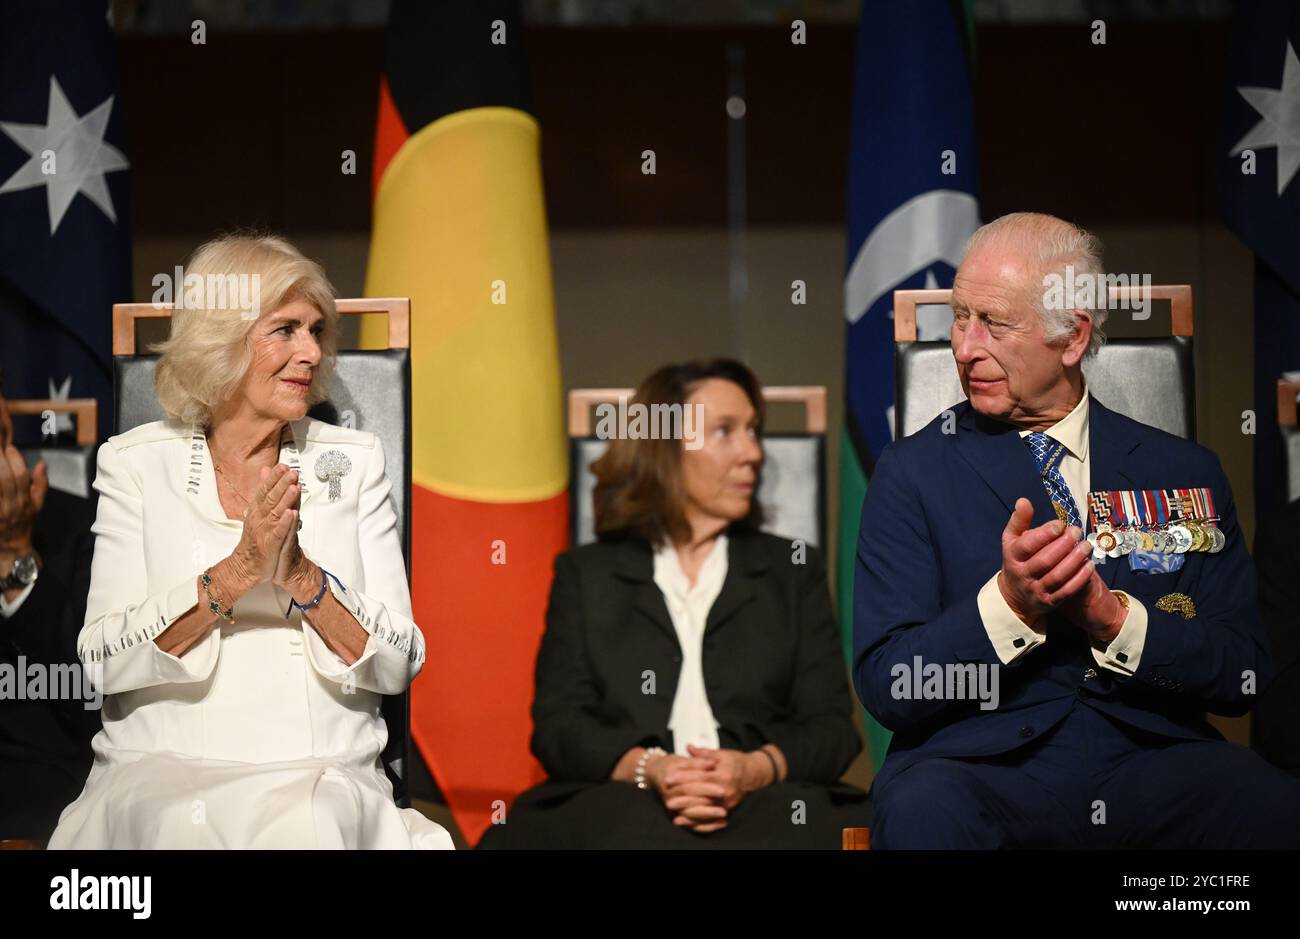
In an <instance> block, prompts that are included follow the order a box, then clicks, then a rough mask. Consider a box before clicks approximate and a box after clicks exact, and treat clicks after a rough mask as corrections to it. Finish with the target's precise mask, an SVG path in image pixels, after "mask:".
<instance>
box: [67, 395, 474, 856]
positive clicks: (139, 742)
mask: <svg viewBox="0 0 1300 939" xmlns="http://www.w3.org/2000/svg"><path fill="white" fill-rule="evenodd" d="M330 451H336V452H338V453H341V454H343V455H344V456H346V457H347V458H348V460H350V461H351V470H350V472H349V473H348V474H347V475H345V476H343V477H342V479H341V480H340V483H341V486H340V493H339V498H338V499H336V500H331V499H330V498H329V495H328V490H327V485H326V483H325V482H323V481H320V480H319V479H318V478H317V476H316V473H315V471H314V467H315V466H316V461H317V459H318V458H319V457H320V456H321V455H322V454H324V453H327V452H330ZM280 461H281V462H283V463H285V464H286V465H288V466H289V467H290V468H291V469H296V470H299V473H300V483H301V485H302V492H301V497H300V503H299V505H300V510H301V517H300V521H301V527H300V530H299V542H300V544H301V546H302V549H303V551H304V553H305V554H306V555H307V557H309V558H310V559H311V560H313V561H315V562H316V563H317V564H319V565H320V566H321V567H322V568H324V569H326V570H328V571H329V572H331V573H332V574H334V575H335V576H336V577H338V579H339V580H340V581H342V586H339V585H338V584H337V583H335V582H334V581H333V580H332V579H331V580H330V583H329V587H330V590H331V591H332V592H333V594H334V596H336V597H337V598H338V599H339V601H340V602H341V603H342V604H343V605H344V606H345V607H347V609H348V610H349V611H350V612H351V614H352V615H353V616H354V617H355V618H356V620H357V622H358V623H359V624H360V625H361V628H362V629H364V630H365V631H366V632H367V633H368V634H369V639H368V640H367V641H366V645H365V649H364V651H363V652H362V655H361V657H360V658H359V659H358V660H357V661H356V662H354V663H353V664H352V665H351V666H349V665H347V664H346V663H345V662H344V661H343V660H342V659H341V658H339V657H338V656H337V655H335V654H334V653H333V652H332V651H330V649H329V647H328V646H326V645H325V642H324V641H323V640H322V639H321V637H320V635H319V634H318V633H317V632H316V630H315V629H314V628H313V627H312V626H311V624H310V617H311V614H310V612H308V613H306V614H304V613H302V612H300V611H299V610H298V609H296V608H295V609H294V610H293V612H292V614H290V615H289V616H288V617H287V618H286V615H285V610H286V608H287V607H288V606H289V599H290V598H289V595H288V594H287V593H286V592H285V591H284V590H282V589H281V588H279V587H277V586H275V585H273V584H270V583H264V584H260V585H259V586H258V587H256V588H254V589H253V590H251V591H249V592H248V593H247V594H245V595H244V596H243V597H241V598H240V599H239V600H238V601H237V602H236V603H235V607H234V620H235V622H234V624H233V625H231V624H228V623H226V622H224V621H221V620H218V622H217V624H216V625H215V626H213V628H212V629H211V630H210V631H209V632H208V634H207V635H206V636H205V637H204V638H203V639H202V640H201V641H199V642H198V643H196V644H195V645H194V646H193V647H191V648H190V649H188V650H187V651H186V652H185V654H184V655H181V656H175V655H171V654H169V653H167V652H164V651H162V649H161V648H159V647H158V645H157V643H156V642H154V639H155V638H156V637H157V636H158V635H159V634H160V633H162V632H163V630H165V629H166V628H167V627H168V626H170V625H171V624H172V623H173V622H174V621H175V620H177V619H178V618H180V617H181V616H183V615H184V614H185V613H186V612H188V611H189V610H190V609H192V608H193V607H194V606H195V604H196V603H199V602H204V598H203V597H202V596H201V591H200V590H199V587H198V584H197V578H198V575H199V573H200V572H201V571H203V570H204V569H205V568H207V567H209V566H211V565H213V564H216V563H217V562H218V561H220V560H221V559H223V558H225V557H227V556H228V555H229V554H230V553H231V551H232V550H233V549H234V548H235V546H236V544H238V542H239V539H240V536H241V534H242V532H243V522H242V521H235V520H232V519H229V518H227V517H226V513H225V510H224V509H223V508H222V506H221V500H220V498H219V497H218V495H217V487H216V477H215V475H214V473H213V468H212V458H211V454H210V452H209V450H208V445H207V439H206V437H205V435H204V433H203V432H202V430H199V429H196V428H194V427H186V426H184V425H181V424H178V423H175V422H164V421H158V422H154V423H151V424H144V425H141V426H140V427H136V428H135V429H133V430H131V431H128V432H127V433H125V434H120V435H118V436H115V437H112V438H110V439H109V440H108V441H107V442H106V443H104V444H103V445H102V446H101V447H100V448H99V454H98V473H97V476H96V479H95V489H96V490H97V491H98V492H99V507H98V510H97V515H96V518H95V524H94V527H93V529H92V531H93V533H94V535H95V553H94V560H93V562H92V565H91V583H90V594H89V597H88V600H87V605H86V621H85V626H84V628H83V629H82V630H81V634H80V636H79V637H78V642H77V646H78V656H79V658H80V659H81V661H82V662H83V663H84V664H85V665H86V666H87V667H88V669H89V670H90V673H91V676H92V680H94V681H96V683H97V684H98V685H99V686H101V687H102V690H103V692H104V694H105V698H104V707H103V720H104V729H103V730H102V731H100V732H99V733H98V734H97V735H96V736H95V738H94V741H93V743H92V747H93V749H94V754H95V760H94V764H93V767H92V769H91V773H90V778H89V779H88V780H87V782H86V787H85V789H84V791H83V792H82V794H81V796H80V797H79V798H78V799H77V801H75V802H74V803H73V804H72V805H70V806H68V807H67V808H66V809H64V811H63V814H62V815H61V817H60V819H59V825H58V828H57V829H56V831H55V832H54V835H53V836H52V838H51V840H50V845H49V846H50V847H51V848H153V847H196V848H205V847H227V848H250V847H251V848H262V847H275V848H281V847H307V848H311V847H362V848H369V847H384V848H389V847H392V848H410V847H451V846H452V844H451V839H450V836H449V835H448V834H447V832H446V830H445V829H443V828H441V827H440V826H438V825H435V824H434V823H432V822H430V821H428V820H427V819H425V818H424V816H422V815H420V813H418V812H416V811H415V810H413V809H404V810H399V809H398V808H397V806H396V804H395V803H394V802H393V794H392V786H391V785H390V784H389V782H388V779H387V778H386V777H385V775H384V772H383V769H382V767H381V765H380V759H379V758H380V753H381V752H382V750H383V748H384V745H385V743H386V742H387V739H388V731H387V728H386V726H385V724H384V720H383V718H382V716H381V715H380V702H381V700H382V699H381V696H382V695H385V694H398V693H401V692H402V691H404V690H405V689H406V688H407V686H408V685H409V684H410V682H411V680H412V679H413V678H414V677H415V675H416V674H417V673H418V672H419V670H420V667H421V665H422V664H423V662H424V638H423V636H422V635H421V634H420V630H419V628H418V627H417V626H416V625H415V623H414V621H413V620H412V618H411V601H410V593H409V590H408V587H407V581H406V570H405V564H404V561H403V557H402V551H401V542H400V540H399V537H398V533H397V525H396V514H395V513H394V511H393V507H392V504H391V502H390V491H391V488H392V487H391V485H390V484H389V482H388V478H387V476H386V475H385V473H384V452H383V445H382V443H381V442H380V440H379V438H378V437H376V436H375V435H374V434H370V433H365V432H362V431H357V430H350V429H346V428H342V427H335V426H333V425H330V424H325V423H322V422H320V421H315V420H312V419H310V418H303V419H302V420H300V421H296V422H294V423H292V424H289V425H286V427H285V429H284V432H283V434H282V436H281V449H280Z"/></svg>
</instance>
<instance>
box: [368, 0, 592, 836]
mask: <svg viewBox="0 0 1300 939" xmlns="http://www.w3.org/2000/svg"><path fill="white" fill-rule="evenodd" d="M522 42H523V28H522V19H521V17H520V15H519V12H518V8H517V5H516V4H513V3H503V2H495V0H493V2H483V3H456V2H427V0H395V2H394V3H393V6H392V12H391V18H390V21H389V26H388V36H387V47H386V51H385V75H384V77H383V79H382V81H381V84H380V89H379V118H378V129H377V133H376V140H375V169H374V228H373V234H372V241H371V248H370V261H369V268H368V270H367V274H366V294H367V295H368V296H409V297H410V298H411V317H412V322H411V377H412V383H413V387H412V394H411V400H412V408H413V416H412V431H413V441H414V443H413V452H412V457H413V459H412V479H413V490H414V491H413V505H414V513H413V514H414V518H413V525H412V545H411V550H412V559H411V561H412V563H411V570H412V576H411V592H412V602H413V605H414V609H415V621H416V622H417V623H418V624H419V625H420V627H421V629H422V631H423V632H424V636H425V641H426V644H427V652H428V656H427V661H426V664H425V666H424V670H423V672H422V673H421V674H420V676H419V678H418V679H417V681H416V682H415V685H414V686H413V688H412V698H411V728H412V736H413V738H414V740H415V743H416V746H417V747H418V748H419V751H420V753H421V755H422V756H423V757H424V760H425V762H426V763H427V764H428V766H429V768H430V770H431V771H432V773H433V775H434V778H435V779H436V780H437V782H438V785H439V787H440V788H441V789H442V791H443V793H444V794H445V796H446V798H447V801H448V804H449V805H450V807H451V809H452V811H453V813H454V814H455V816H456V820H457V822H458V824H459V825H460V827H461V830H462V831H463V832H464V834H465V836H466V838H467V839H468V840H469V841H470V842H471V843H474V842H476V841H477V840H478V839H479V837H480V836H481V835H482V834H483V832H484V831H485V830H486V829H487V826H488V825H489V824H490V823H491V822H492V820H493V813H494V812H497V813H498V818H500V814H499V810H500V808H501V806H502V805H504V804H508V803H509V802H510V801H511V800H512V799H513V798H514V796H515V795H517V794H518V793H519V792H521V791H522V790H524V789H526V788H528V787H529V786H531V785H533V784H535V783H537V782H540V781H541V780H542V779H543V778H544V775H545V774H544V773H543V771H542V769H541V767H540V765H539V764H538V763H537V762H536V760H534V759H533V757H532V756H531V754H530V752H529V737H530V735H531V733H532V723H531V720H530V718H529V708H530V705H531V703H532V694H533V668H534V663H535V661H536V657H537V649H538V646H539V644H540V642H541V635H542V630H543V626H544V620H545V611H546V602H547V594H548V592H549V589H550V579H551V569H552V563H553V561H554V558H555V555H556V554H557V553H558V552H560V551H562V550H564V549H565V548H566V547H567V545H568V496H567V489H568V479H569V469H568V457H567V446H566V440H565V433H564V424H563V407H562V397H563V390H562V386H561V381H560V368H559V353H558V349H557V345H556V336H555V311H554V298H553V291H552V286H551V270H550V255H549V249H548V245H547V231H546V213H545V203H544V199H543V193H542V177H541V163H540V157H539V153H540V138H541V130H540V127H539V126H538V123H537V119H536V118H535V117H534V116H533V114H532V113H531V110H530V108H531V104H530V100H529V94H528V80H527V79H528V73H527V66H526V61H525V58H524V50H523V46H522ZM371 326H374V327H376V332H381V331H382V327H381V324H379V323H373V324H372V323H367V324H365V325H364V326H363V331H362V343H363V345H365V344H368V343H367V340H368V339H370V337H371V335H372V334H371V333H370V332H369V327H371Z"/></svg>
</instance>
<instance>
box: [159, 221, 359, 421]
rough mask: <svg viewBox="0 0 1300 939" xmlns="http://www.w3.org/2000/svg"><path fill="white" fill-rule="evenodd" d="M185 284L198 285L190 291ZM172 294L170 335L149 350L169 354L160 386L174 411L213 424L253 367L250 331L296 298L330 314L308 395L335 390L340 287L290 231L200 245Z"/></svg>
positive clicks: (317, 397)
mask: <svg viewBox="0 0 1300 939" xmlns="http://www.w3.org/2000/svg"><path fill="white" fill-rule="evenodd" d="M194 275H198V278H197V280H195V279H194ZM245 277H246V278H248V280H243V278H245ZM186 285H193V286H194V287H195V289H192V290H187V287H186ZM248 285H252V286H248ZM241 291H242V294H243V297H242V299H241ZM173 293H174V298H175V300H176V301H177V302H176V304H175V306H176V309H175V310H174V311H173V312H172V317H171V337H170V338H169V339H167V340H165V341H164V342H160V343H157V344H155V345H153V346H152V347H150V350H149V351H151V352H158V353H161V354H162V358H160V359H159V360H158V368H157V371H156V372H155V374H154V388H155V389H156V391H157V393H158V402H159V403H160V404H161V405H162V408H163V410H164V411H166V412H167V414H168V415H169V416H170V417H172V418H175V419H177V420H180V421H183V422H184V423H187V424H188V423H194V424H198V425H200V426H203V427H206V426H208V425H209V424H210V423H211V421H212V415H213V412H214V411H215V410H216V409H217V407H218V406H219V405H221V404H222V403H223V402H225V401H227V400H228V399H229V398H230V397H231V396H232V395H233V394H234V393H235V389H237V388H238V387H239V383H240V382H241V381H243V378H244V374H245V373H246V372H247V371H248V366H249V363H250V361H251V358H252V355H251V353H252V348H251V346H250V343H249V341H248V335H249V332H250V330H251V329H252V328H253V325H254V323H255V322H256V321H257V319H258V318H260V317H261V316H263V315H268V314H270V313H274V312H275V311H276V310H278V309H280V307H282V306H284V305H285V304H286V303H291V302H292V301H294V300H306V301H307V302H308V303H310V304H311V305H312V306H314V307H316V309H317V310H319V311H320V313H321V316H322V317H324V322H323V323H322V330H321V334H320V344H321V360H320V365H319V366H318V367H317V368H316V372H315V375H314V376H313V377H312V383H311V388H310V390H309V392H308V396H307V402H308V404H315V403H317V402H319V401H324V400H325V399H326V398H327V397H328V396H329V388H330V382H331V379H332V378H333V375H334V360H335V356H336V354H337V351H338V310H337V309H336V308H335V306H334V287H333V286H332V285H331V284H330V282H329V280H328V279H327V278H326V277H325V271H324V270H322V269H321V266H320V265H319V264H317V263H316V262H315V261H312V260H310V259H309V258H307V257H305V256H304V255H303V254H302V252H301V251H299V250H298V249H297V248H295V247H294V246H293V245H291V244H290V243H289V242H287V241H285V240H284V239H283V238H277V237H275V236H274V235H263V234H246V233H242V232H240V233H234V234H229V235H222V236H221V237H219V238H215V239H213V240H212V241H209V242H207V243H206V244H203V245H200V246H199V248H198V250H196V251H195V252H194V254H193V255H192V256H191V257H190V260H189V263H188V264H186V265H185V267H184V280H183V283H180V284H176V285H174V288H173ZM250 295H251V296H252V297H255V298H256V303H255V305H254V307H253V308H252V309H249V308H248V307H246V306H245V305H244V303H243V300H246V299H247V298H248V297H249V296H250ZM200 298H201V300H200ZM214 299H215V300H217V301H218V302H216V303H214V302H212V301H213V300H214ZM196 300H197V301H198V302H195V301H196Z"/></svg>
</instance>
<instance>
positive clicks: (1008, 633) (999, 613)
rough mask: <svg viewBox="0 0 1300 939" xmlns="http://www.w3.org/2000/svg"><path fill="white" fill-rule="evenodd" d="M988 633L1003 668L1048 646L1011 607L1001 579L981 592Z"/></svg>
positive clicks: (992, 580) (993, 579)
mask: <svg viewBox="0 0 1300 939" xmlns="http://www.w3.org/2000/svg"><path fill="white" fill-rule="evenodd" d="M976 605H977V606H978V607H979V611H980V619H981V620H982V621H983V623H984V631H985V632H986V633H988V635H989V641H990V642H992V643H993V651H994V652H996V653H997V654H998V658H999V659H1000V660H1001V661H1002V664H1003V665H1010V664H1011V663H1012V662H1014V661H1016V660H1017V659H1018V658H1020V657H1021V656H1022V655H1024V654H1025V653H1026V652H1028V651H1029V650H1030V649H1033V648H1034V647H1036V646H1040V645H1042V644H1043V643H1044V642H1046V641H1047V640H1046V638H1044V637H1043V636H1042V635H1040V634H1039V633H1036V632H1034V631H1033V630H1032V629H1030V628H1029V627H1028V626H1026V625H1025V624H1024V623H1023V622H1021V620H1020V617H1019V616H1017V615H1016V614H1015V612H1014V611H1013V610H1012V609H1011V607H1010V606H1008V605H1007V598H1006V597H1004V596H1002V590H1001V589H1000V588H999V587H998V575H997V574H994V575H993V576H992V577H990V578H989V580H988V583H986V584H985V585H984V586H983V587H981V588H980V592H979V596H978V597H977V599H976Z"/></svg>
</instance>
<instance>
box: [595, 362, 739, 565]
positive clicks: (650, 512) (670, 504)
mask: <svg viewBox="0 0 1300 939" xmlns="http://www.w3.org/2000/svg"><path fill="white" fill-rule="evenodd" d="M710 378H718V379H722V380H723V381H729V382H731V383H732V384H734V385H737V386H739V387H740V389H741V390H742V391H744V392H745V396H746V397H747V398H749V403H750V404H751V405H753V407H754V411H755V412H756V413H757V415H758V430H759V433H760V435H761V434H762V430H763V418H764V407H763V389H762V386H761V385H759V383H758V379H757V378H756V377H755V376H754V373H753V372H751V371H750V370H749V368H748V367H747V366H745V365H742V364H741V363H740V362H737V361H735V360H733V359H712V360H710V361H707V362H686V363H684V364H681V365H665V366H664V367H663V368H661V369H658V370H657V371H656V372H655V373H654V374H653V375H651V376H650V377H649V378H647V379H646V380H645V381H643V382H641V385H640V386H639V387H638V388H637V390H636V394H635V395H633V397H632V400H631V401H630V402H629V406H630V405H632V404H642V405H645V406H646V407H647V408H649V406H650V405H652V404H654V405H674V404H676V405H685V404H686V400H687V399H688V398H689V397H690V396H691V393H692V392H693V391H694V390H695V388H696V386H698V385H699V384H700V382H703V381H707V380H708V379H710ZM591 471H592V473H594V474H595V476H596V488H595V491H594V493H593V494H592V501H593V503H594V510H595V529H596V536H597V537H598V538H600V539H601V540H603V541H609V540H616V539H619V538H626V537H628V536H635V537H639V538H642V539H644V540H645V541H648V542H650V543H651V544H654V545H657V544H660V543H662V542H663V541H664V539H665V538H671V539H673V540H675V541H684V540H686V539H687V538H689V537H690V526H689V524H688V523H687V521H686V491H685V488H684V487H683V485H682V442H681V441H680V440H672V439H664V438H658V439H654V438H638V439H632V438H624V437H619V438H615V439H613V440H611V441H610V443H609V449H607V450H606V451H605V454H604V455H603V456H602V457H601V458H600V459H598V460H596V461H595V462H594V463H592V464H591ZM762 523H763V509H762V506H760V505H759V502H758V487H757V486H755V488H754V496H753V498H752V499H751V500H750V505H749V514H747V515H746V516H745V517H744V518H743V519H740V520H739V521H738V522H737V523H736V524H738V525H742V526H745V527H749V528H755V529H757V528H758V527H759V526H760V525H762Z"/></svg>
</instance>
